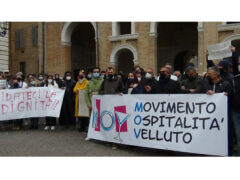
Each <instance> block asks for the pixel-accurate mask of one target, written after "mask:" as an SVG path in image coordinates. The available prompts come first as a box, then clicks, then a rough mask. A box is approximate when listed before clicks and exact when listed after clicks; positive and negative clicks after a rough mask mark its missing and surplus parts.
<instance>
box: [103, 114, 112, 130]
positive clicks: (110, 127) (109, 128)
mask: <svg viewBox="0 0 240 180" xmlns="http://www.w3.org/2000/svg"><path fill="white" fill-rule="evenodd" d="M105 115H108V116H110V117H111V119H112V123H111V125H110V126H109V127H106V126H104V124H103V116H105ZM114 123H115V118H114V116H113V114H112V113H111V112H110V111H103V112H102V113H101V126H102V128H103V129H104V130H105V131H110V130H111V129H112V128H113V125H114Z"/></svg>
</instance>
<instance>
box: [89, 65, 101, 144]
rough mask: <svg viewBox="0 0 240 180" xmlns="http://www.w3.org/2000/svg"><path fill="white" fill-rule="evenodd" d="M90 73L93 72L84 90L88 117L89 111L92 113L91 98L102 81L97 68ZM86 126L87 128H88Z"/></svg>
mask: <svg viewBox="0 0 240 180" xmlns="http://www.w3.org/2000/svg"><path fill="white" fill-rule="evenodd" d="M92 72H93V78H92V79H91V80H89V81H88V83H87V86H86V90H85V101H86V104H87V106H88V108H89V116H90V115H91V111H92V96H93V95H97V94H98V92H99V89H100V87H101V84H102V82H103V79H102V78H101V77H100V68H99V67H94V68H93V69H92ZM88 124H89V123H88ZM88 124H87V127H88ZM85 140H89V139H88V138H87V137H86V139H85Z"/></svg>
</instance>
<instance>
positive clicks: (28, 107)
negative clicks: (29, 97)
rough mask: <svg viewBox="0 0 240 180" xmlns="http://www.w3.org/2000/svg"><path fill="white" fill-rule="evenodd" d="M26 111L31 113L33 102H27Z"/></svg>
mask: <svg viewBox="0 0 240 180" xmlns="http://www.w3.org/2000/svg"><path fill="white" fill-rule="evenodd" d="M26 110H27V111H31V110H32V102H31V101H30V102H26Z"/></svg>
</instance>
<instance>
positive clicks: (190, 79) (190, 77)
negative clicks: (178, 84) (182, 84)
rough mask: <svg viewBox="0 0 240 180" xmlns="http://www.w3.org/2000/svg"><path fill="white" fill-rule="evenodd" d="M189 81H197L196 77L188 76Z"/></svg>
mask: <svg viewBox="0 0 240 180" xmlns="http://www.w3.org/2000/svg"><path fill="white" fill-rule="evenodd" d="M188 79H189V81H193V80H194V79H196V77H194V76H188Z"/></svg>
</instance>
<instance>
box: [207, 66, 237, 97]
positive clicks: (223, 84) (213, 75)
mask: <svg viewBox="0 0 240 180" xmlns="http://www.w3.org/2000/svg"><path fill="white" fill-rule="evenodd" d="M204 88H205V92H206V93H207V94H209V95H212V94H214V93H222V92H224V93H225V94H226V95H227V96H231V95H232V86H231V84H230V83H229V81H227V80H225V81H224V80H223V79H221V75H220V72H219V70H218V68H217V67H210V68H208V77H207V81H206V82H205V84H204Z"/></svg>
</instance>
